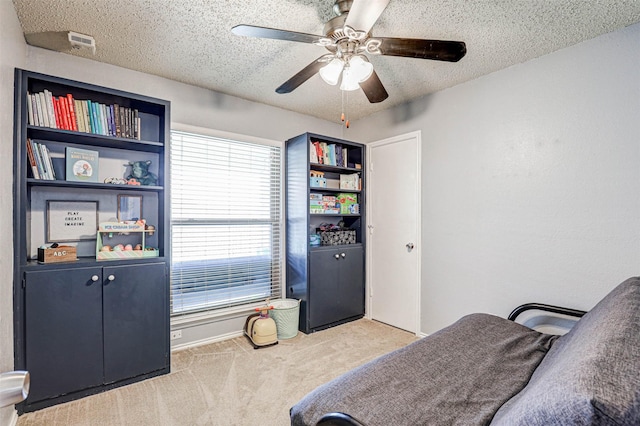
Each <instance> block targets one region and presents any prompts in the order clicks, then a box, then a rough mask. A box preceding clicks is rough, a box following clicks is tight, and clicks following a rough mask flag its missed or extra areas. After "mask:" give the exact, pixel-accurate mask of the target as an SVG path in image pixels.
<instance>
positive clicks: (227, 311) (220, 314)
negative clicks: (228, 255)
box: [171, 299, 279, 328]
mask: <svg viewBox="0 0 640 426" xmlns="http://www.w3.org/2000/svg"><path fill="white" fill-rule="evenodd" d="M274 300H279V299H274ZM262 306H264V302H255V303H249V304H246V305H242V306H234V307H232V308H223V309H216V310H212V311H206V312H197V313H193V314H181V315H176V316H175V317H171V328H174V327H176V328H184V327H186V326H195V325H200V324H207V323H212V322H217V321H222V320H225V319H229V318H237V317H242V316H247V315H249V314H252V313H254V312H255V310H256V308H260V307H262Z"/></svg>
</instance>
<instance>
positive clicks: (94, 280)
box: [91, 275, 100, 283]
mask: <svg viewBox="0 0 640 426" xmlns="http://www.w3.org/2000/svg"><path fill="white" fill-rule="evenodd" d="M99 279H100V277H99V276H97V275H94V276H92V277H91V281H93V282H94V283H95V282H96V281H98V280H99Z"/></svg>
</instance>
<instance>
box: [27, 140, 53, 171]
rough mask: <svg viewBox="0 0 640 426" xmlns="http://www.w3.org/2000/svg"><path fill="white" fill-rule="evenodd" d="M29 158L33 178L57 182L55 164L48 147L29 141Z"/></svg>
mask: <svg viewBox="0 0 640 426" xmlns="http://www.w3.org/2000/svg"><path fill="white" fill-rule="evenodd" d="M27 157H28V158H29V165H30V166H31V172H32V173H33V177H34V178H36V179H42V180H56V173H55V171H54V170H53V162H52V161H51V155H50V153H49V149H48V148H47V146H46V145H44V144H41V143H37V142H34V141H32V140H31V139H27Z"/></svg>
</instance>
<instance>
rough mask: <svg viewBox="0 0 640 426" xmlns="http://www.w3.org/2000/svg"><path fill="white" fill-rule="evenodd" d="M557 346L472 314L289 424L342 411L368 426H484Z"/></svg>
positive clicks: (318, 400)
mask: <svg viewBox="0 0 640 426" xmlns="http://www.w3.org/2000/svg"><path fill="white" fill-rule="evenodd" d="M553 339H555V336H549V335H544V334H540V333H538V332H536V331H533V330H531V329H529V328H527V327H524V326H522V325H520V324H516V323H514V322H512V321H508V320H505V319H504V318H499V317H495V316H492V315H487V314H473V315H468V316H466V317H464V318H462V319H460V320H459V321H458V322H456V323H455V324H453V325H451V326H449V327H447V328H445V329H442V330H440V331H438V332H437V333H434V334H433V335H431V336H429V337H425V338H424V339H422V340H419V341H417V342H415V343H412V344H410V345H408V346H406V347H404V348H401V349H399V350H397V351H395V352H392V353H390V354H387V355H384V356H382V357H380V358H378V359H377V360H374V361H372V362H370V363H368V364H365V365H363V366H361V367H359V368H356V369H354V370H352V371H350V372H348V373H346V374H345V375H343V376H341V377H339V378H337V379H336V380H334V381H332V382H330V383H328V384H325V385H323V386H321V387H319V388H317V389H316V390H314V391H313V392H311V393H310V394H309V395H307V396H306V397H305V398H304V399H302V400H301V401H300V402H299V403H297V404H296V405H295V406H294V407H293V408H292V409H291V424H292V425H295V426H297V425H315V424H316V422H317V421H318V419H320V417H321V416H322V415H324V414H326V413H329V412H343V413H347V414H350V415H352V416H353V417H355V418H357V419H358V420H360V421H361V422H362V423H364V424H366V425H368V426H377V425H379V426H390V425H435V424H441V425H465V426H467V425H486V424H487V423H488V422H489V421H490V420H491V418H492V417H493V415H494V413H495V412H496V410H498V408H500V406H502V405H503V404H504V402H505V401H507V400H508V399H509V398H511V397H513V395H515V394H516V393H518V392H519V391H520V389H522V387H524V386H525V385H526V384H527V382H528V381H529V378H530V377H531V374H532V373H533V371H534V369H535V368H536V367H537V366H538V365H539V363H540V361H541V360H542V358H543V357H544V355H545V354H546V353H547V350H548V348H549V345H550V343H551V341H552V340H553Z"/></svg>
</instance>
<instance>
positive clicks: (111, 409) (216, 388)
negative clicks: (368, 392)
mask: <svg viewBox="0 0 640 426" xmlns="http://www.w3.org/2000/svg"><path fill="white" fill-rule="evenodd" d="M415 340H416V338H415V336H414V335H412V334H411V333H408V332H405V331H402V330H398V329H396V328H393V327H389V326H387V325H384V324H381V323H378V322H375V321H370V320H366V319H362V320H358V321H354V322H351V323H348V324H344V325H341V326H338V327H334V328H331V329H328V330H324V331H320V332H317V333H313V334H309V335H305V334H303V333H298V336H297V337H295V338H293V339H288V340H282V341H280V344H278V345H276V346H272V347H268V348H262V349H258V350H254V349H253V347H252V346H251V345H250V344H249V342H248V340H247V339H246V338H245V337H238V338H235V339H231V340H226V341H223V342H218V343H213V344H209V345H205V346H200V347H197V348H193V349H186V350H183V351H179V352H174V353H173V354H172V360H171V373H170V374H168V375H164V376H161V377H156V378H153V379H150V380H146V381H143V382H140V383H135V384H132V385H129V386H125V387H121V388H118V389H114V390H111V391H108V392H104V393H102V394H98V395H93V396H90V397H86V398H83V399H80V400H77V401H73V402H69V403H66V404H61V405H58V406H55V407H50V408H46V409H43V410H40V411H36V412H34V413H27V414H23V415H22V416H20V418H19V419H18V426H32V425H47V426H58V425H59V426H80V425H82V426H87V425H96V426H97V425H100V426H105V425H137V426H146V425H149V426H151V425H154V426H156V425H160V426H168V425H225V426H228V425H241V426H244V425H265V426H271V425H273V426H280V425H283V426H284V425H288V424H289V408H290V407H291V406H292V405H293V404H294V403H296V402H297V401H298V400H299V399H300V398H302V397H303V396H304V395H306V394H307V393H308V392H310V391H311V390H313V389H314V388H315V387H316V386H318V385H321V384H322V383H325V382H327V381H329V380H331V379H332V378H334V377H336V376H338V375H340V374H342V373H344V372H346V371H348V370H350V369H351V368H353V367H356V366H358V365H361V364H363V363H365V362H367V361H369V360H371V359H373V358H375V357H378V356H380V355H382V354H385V353H387V352H390V351H392V350H394V349H397V348H399V347H402V346H405V345H406V344H408V343H410V342H412V341H415Z"/></svg>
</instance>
